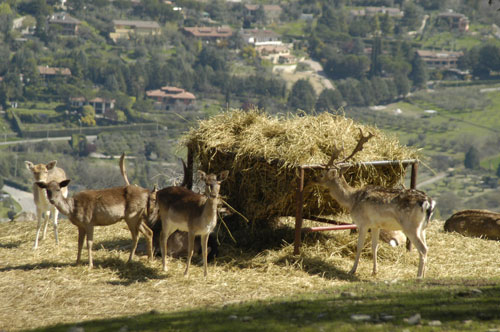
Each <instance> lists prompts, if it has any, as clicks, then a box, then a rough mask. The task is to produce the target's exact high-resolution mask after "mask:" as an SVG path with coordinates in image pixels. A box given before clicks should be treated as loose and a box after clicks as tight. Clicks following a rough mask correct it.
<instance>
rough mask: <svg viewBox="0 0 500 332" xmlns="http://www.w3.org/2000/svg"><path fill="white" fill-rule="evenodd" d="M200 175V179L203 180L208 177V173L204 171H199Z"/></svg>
mask: <svg viewBox="0 0 500 332" xmlns="http://www.w3.org/2000/svg"><path fill="white" fill-rule="evenodd" d="M197 173H198V176H199V177H200V179H201V180H202V181H205V179H206V178H207V173H205V172H203V171H198V172H197Z"/></svg>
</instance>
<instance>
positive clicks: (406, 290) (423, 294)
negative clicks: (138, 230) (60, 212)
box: [33, 283, 500, 332]
mask: <svg viewBox="0 0 500 332" xmlns="http://www.w3.org/2000/svg"><path fill="white" fill-rule="evenodd" d="M459 287H460V286H459ZM351 288H352V289H351ZM460 289H466V288H465V287H463V286H461V288H459V289H457V288H453V289H448V288H446V287H445V286H444V287H443V286H441V287H438V286H431V285H429V284H425V283H421V284H417V283H408V284H405V283H401V284H397V285H391V286H387V285H384V284H366V285H362V288H360V286H359V285H357V286H347V287H345V288H344V289H338V288H336V289H332V290H326V291H325V292H323V293H322V294H321V295H311V294H310V295H305V296H304V295H297V296H294V298H283V299H276V300H273V301H258V302H252V303H248V302H247V303H244V304H239V305H230V306H225V307H222V308H217V309H214V310H207V309H206V308H202V309H194V310H187V311H180V312H173V313H158V312H156V311H155V312H150V313H145V314H141V315H136V316H128V317H125V316H124V317H121V318H117V319H106V320H95V321H87V322H82V323H79V324H71V325H57V326H52V327H46V328H43V329H38V330H33V331H42V330H43V331H54V332H55V331H68V329H69V328H71V327H72V326H75V325H76V326H80V327H82V328H83V329H84V330H85V331H86V332H89V331H118V330H120V329H123V328H126V330H129V331H208V332H209V331H256V330H260V331H286V330H301V329H304V330H310V329H312V330H325V331H327V330H332V331H333V330H336V329H341V330H357V329H363V330H367V331H371V330H377V331H380V330H394V329H396V330H399V329H401V328H405V327H406V328H407V327H410V325H409V323H408V322H407V321H406V318H409V317H411V316H414V315H415V314H416V313H418V314H420V315H421V321H420V323H419V326H420V327H421V328H422V327H423V328H424V330H425V327H424V326H426V325H428V324H429V322H431V321H437V320H439V321H440V324H441V326H439V328H438V330H446V331H460V330H463V328H464V325H463V324H464V323H463V322H464V321H469V323H468V326H467V329H468V330H485V329H487V327H488V326H491V324H498V322H500V311H499V310H498V301H497V299H498V298H499V297H500V287H499V286H498V284H497V285H496V286H486V287H482V288H480V289H479V291H478V292H476V293H471V294H470V295H467V296H463V295H461V293H460ZM342 290H344V291H345V290H351V291H353V290H354V291H355V292H356V293H355V295H353V296H350V297H345V296H342V295H340V294H341V293H340V292H341V291H342ZM353 314H364V315H368V317H369V318H368V319H366V320H364V321H359V322H357V321H354V320H352V318H351V315H353ZM429 328H430V329H431V330H433V328H432V327H430V326H429Z"/></svg>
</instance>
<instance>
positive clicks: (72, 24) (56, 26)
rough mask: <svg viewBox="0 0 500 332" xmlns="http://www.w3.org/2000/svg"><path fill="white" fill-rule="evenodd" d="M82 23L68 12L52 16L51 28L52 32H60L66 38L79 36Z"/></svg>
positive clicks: (50, 19)
mask: <svg viewBox="0 0 500 332" xmlns="http://www.w3.org/2000/svg"><path fill="white" fill-rule="evenodd" d="M80 24H81V23H80V21H79V20H77V19H76V18H74V17H72V16H71V15H69V14H68V13H66V12H59V13H55V14H52V16H50V18H49V27H50V30H51V31H56V32H59V33H60V34H62V35H65V36H76V35H78V29H79V26H80Z"/></svg>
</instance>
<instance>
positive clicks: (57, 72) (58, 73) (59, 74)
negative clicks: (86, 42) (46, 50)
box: [38, 66, 71, 81]
mask: <svg viewBox="0 0 500 332" xmlns="http://www.w3.org/2000/svg"><path fill="white" fill-rule="evenodd" d="M38 73H39V74H40V77H41V78H43V79H44V80H45V81H51V80H54V79H56V78H67V77H70V76H71V70H69V68H64V67H49V66H38Z"/></svg>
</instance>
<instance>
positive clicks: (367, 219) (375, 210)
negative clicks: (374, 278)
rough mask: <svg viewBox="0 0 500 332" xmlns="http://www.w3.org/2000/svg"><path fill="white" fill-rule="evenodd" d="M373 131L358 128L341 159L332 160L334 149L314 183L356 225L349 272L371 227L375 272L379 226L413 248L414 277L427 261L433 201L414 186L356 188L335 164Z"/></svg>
mask: <svg viewBox="0 0 500 332" xmlns="http://www.w3.org/2000/svg"><path fill="white" fill-rule="evenodd" d="M371 137H373V134H371V133H369V134H368V135H367V136H364V135H363V131H362V130H361V129H360V138H359V141H358V144H357V146H356V147H355V149H354V150H353V152H352V153H351V154H350V155H349V156H348V157H347V158H344V159H343V160H342V161H340V162H337V163H334V160H336V159H337V158H338V156H339V154H340V152H341V151H340V150H336V151H335V153H334V154H333V155H332V158H331V159H330V162H329V163H328V165H327V168H330V169H327V170H324V171H322V174H321V176H320V178H319V179H318V180H317V182H316V183H317V184H319V185H321V186H324V187H326V188H328V190H329V193H330V195H331V196H332V197H333V198H334V199H335V200H336V201H337V202H338V203H339V204H340V205H341V206H342V207H343V208H345V209H347V210H348V211H350V213H351V217H352V220H353V222H354V223H355V224H356V225H357V226H358V229H359V237H358V243H357V249H356V258H355V261H354V266H353V267H352V269H351V271H350V273H351V274H354V273H355V272H356V269H357V267H358V262H359V258H360V255H361V251H362V249H363V246H364V242H365V237H366V234H367V232H368V230H369V229H371V237H372V252H373V274H374V275H375V274H376V273H377V248H378V239H379V233H380V229H381V228H383V229H387V230H402V231H403V232H404V233H405V235H406V236H407V237H408V238H409V239H410V241H411V242H412V243H413V245H414V246H415V247H416V248H417V250H418V253H419V256H420V261H419V265H418V273H417V277H418V278H422V277H424V274H425V262H426V260H427V244H426V241H425V228H426V226H427V224H428V223H429V221H430V219H431V217H432V213H433V212H434V207H435V202H434V201H433V200H432V199H431V198H430V197H429V196H427V195H426V194H425V193H423V192H422V191H419V190H415V189H391V188H383V187H380V186H365V187H362V188H359V189H356V188H353V187H351V186H350V185H349V184H348V183H347V181H346V180H345V179H344V176H343V174H344V172H345V170H347V168H342V167H339V166H338V165H339V164H340V163H344V162H346V161H347V160H349V159H350V158H352V157H353V156H354V155H355V154H356V153H357V152H358V151H360V150H362V149H363V145H364V144H365V143H366V142H367V141H368V140H369V139H370V138H371Z"/></svg>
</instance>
